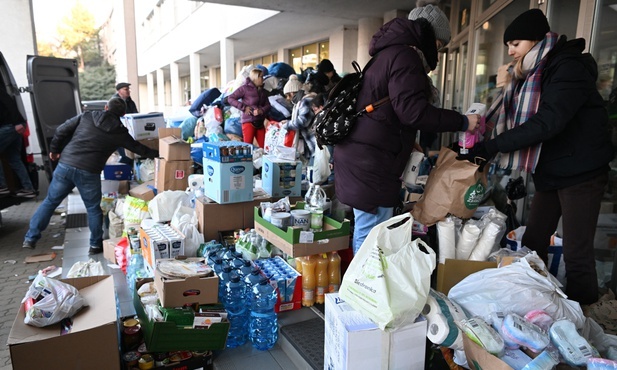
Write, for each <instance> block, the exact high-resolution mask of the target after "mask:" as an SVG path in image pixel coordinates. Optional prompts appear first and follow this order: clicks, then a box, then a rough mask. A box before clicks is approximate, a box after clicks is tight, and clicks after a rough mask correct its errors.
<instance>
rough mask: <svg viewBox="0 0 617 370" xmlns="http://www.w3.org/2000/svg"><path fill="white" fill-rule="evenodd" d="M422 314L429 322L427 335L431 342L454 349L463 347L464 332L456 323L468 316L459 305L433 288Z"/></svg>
mask: <svg viewBox="0 0 617 370" xmlns="http://www.w3.org/2000/svg"><path fill="white" fill-rule="evenodd" d="M422 315H423V316H424V317H425V318H426V321H427V322H428V330H427V333H426V337H427V338H428V339H429V340H430V341H431V342H433V343H435V344H438V345H440V346H443V347H448V348H452V349H454V350H459V349H460V350H462V349H463V334H462V332H461V331H460V330H459V328H458V326H457V325H456V323H457V322H460V321H461V320H464V319H466V318H467V317H466V316H465V313H464V312H463V309H462V308H461V307H460V306H459V305H457V304H456V303H455V302H452V301H450V300H449V299H448V297H446V295H445V294H443V293H441V292H438V291H436V290H435V289H431V290H430V292H429V296H428V299H427V302H426V305H424V309H423V310H422Z"/></svg>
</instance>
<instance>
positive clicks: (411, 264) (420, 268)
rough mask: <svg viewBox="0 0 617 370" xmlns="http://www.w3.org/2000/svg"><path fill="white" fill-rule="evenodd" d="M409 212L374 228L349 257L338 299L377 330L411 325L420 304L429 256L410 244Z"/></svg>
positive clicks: (416, 243) (426, 250)
mask: <svg viewBox="0 0 617 370" xmlns="http://www.w3.org/2000/svg"><path fill="white" fill-rule="evenodd" d="M412 224H413V218H412V217H411V215H410V214H409V213H404V214H402V215H399V216H396V217H393V218H391V219H389V220H388V221H385V222H382V223H381V224H379V225H377V226H375V227H374V228H373V229H372V230H371V232H370V233H369V234H368V236H367V237H366V239H365V240H364V243H362V246H361V247H360V250H359V251H358V253H357V254H356V255H355V256H354V258H353V260H352V261H351V264H350V265H349V268H348V269H347V272H346V273H345V276H344V278H343V282H342V284H341V288H340V292H339V294H340V296H341V298H343V299H344V300H345V301H346V302H347V303H349V304H350V305H351V306H352V307H353V308H354V309H355V310H357V311H359V312H360V313H362V314H363V315H364V316H366V317H368V318H370V319H371V320H372V321H373V322H375V323H376V324H377V325H378V326H379V328H380V329H382V330H384V329H385V328H386V327H388V328H397V327H400V326H403V325H406V324H410V323H413V322H414V321H415V320H416V318H417V317H418V315H419V314H420V312H422V309H423V308H424V305H425V304H426V301H427V297H428V295H429V290H430V287H431V273H432V272H433V270H434V269H435V263H436V261H435V252H434V251H433V250H432V249H431V248H430V247H428V246H427V245H426V244H425V243H424V242H423V241H421V240H419V239H416V240H414V241H412V240H411V231H412Z"/></svg>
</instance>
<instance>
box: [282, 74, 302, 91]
mask: <svg viewBox="0 0 617 370" xmlns="http://www.w3.org/2000/svg"><path fill="white" fill-rule="evenodd" d="M300 89H302V82H300V81H299V80H298V76H297V75H295V74H294V75H291V76H289V81H287V83H286V84H285V86H284V87H283V93H284V94H287V93H295V92H296V91H298V90H300Z"/></svg>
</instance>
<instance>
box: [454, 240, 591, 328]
mask: <svg viewBox="0 0 617 370" xmlns="http://www.w3.org/2000/svg"><path fill="white" fill-rule="evenodd" d="M558 284H559V282H558V281H557V280H556V279H555V278H554V277H553V276H552V275H551V274H550V273H548V272H547V269H546V266H545V265H544V263H543V262H542V260H541V259H540V258H539V257H538V255H537V254H536V252H531V253H529V254H528V255H526V256H525V257H523V258H520V259H519V260H518V261H516V262H514V263H512V264H510V265H508V266H504V267H500V268H489V269H484V270H482V271H479V272H476V273H474V274H471V275H469V276H467V277H466V278H465V279H463V280H462V281H460V282H459V283H458V284H456V285H455V286H454V287H452V289H450V292H449V293H448V298H450V299H451V300H453V301H455V302H456V303H458V304H459V305H460V306H461V307H462V308H463V309H464V310H465V312H466V313H467V315H468V316H479V317H482V318H483V319H484V320H488V317H489V314H490V313H491V312H499V311H501V312H511V313H516V314H518V315H520V316H525V314H526V313H527V312H529V311H531V310H538V309H541V310H544V311H545V312H546V313H548V314H549V315H550V316H551V317H552V318H554V319H561V318H565V319H568V320H570V321H572V322H573V323H574V324H575V325H576V327H577V328H579V329H580V328H582V327H583V323H584V321H585V316H584V315H583V311H582V310H581V306H580V305H579V304H578V303H577V302H574V301H571V300H569V299H567V298H566V295H565V293H564V292H563V291H562V290H561V289H559V286H558Z"/></svg>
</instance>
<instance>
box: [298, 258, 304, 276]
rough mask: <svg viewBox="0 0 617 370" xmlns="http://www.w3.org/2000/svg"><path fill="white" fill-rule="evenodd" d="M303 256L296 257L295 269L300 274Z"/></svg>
mask: <svg viewBox="0 0 617 370" xmlns="http://www.w3.org/2000/svg"><path fill="white" fill-rule="evenodd" d="M303 259H304V257H296V271H298V273H299V274H300V275H302V260H303Z"/></svg>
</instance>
